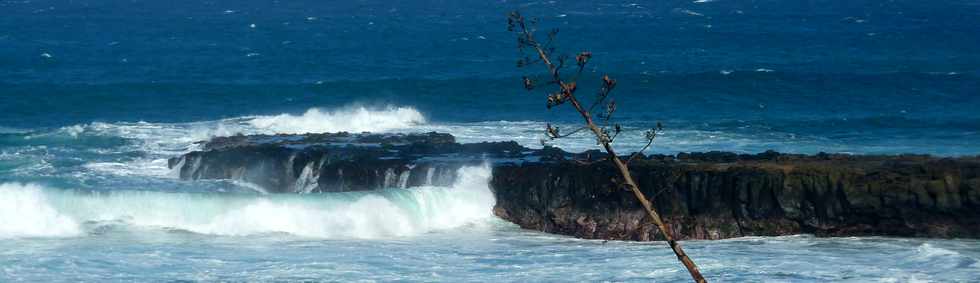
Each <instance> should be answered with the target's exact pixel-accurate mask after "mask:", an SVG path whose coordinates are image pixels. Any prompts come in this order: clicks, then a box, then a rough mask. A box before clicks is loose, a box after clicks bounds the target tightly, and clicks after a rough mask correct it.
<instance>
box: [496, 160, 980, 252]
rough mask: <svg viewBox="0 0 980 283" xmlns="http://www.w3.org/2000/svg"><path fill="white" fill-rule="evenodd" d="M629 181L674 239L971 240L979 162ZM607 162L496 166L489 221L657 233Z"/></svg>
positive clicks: (800, 167) (668, 168)
mask: <svg viewBox="0 0 980 283" xmlns="http://www.w3.org/2000/svg"><path fill="white" fill-rule="evenodd" d="M631 170H632V172H633V173H634V177H635V178H637V181H638V183H639V185H640V186H641V188H642V189H643V191H644V193H645V194H646V195H647V197H649V198H651V199H653V202H654V205H655V206H656V207H657V208H658V210H660V212H661V214H663V216H664V218H665V220H666V221H667V222H668V223H669V225H671V227H673V228H674V231H675V233H676V234H677V235H676V236H677V237H678V238H680V239H723V238H731V237H739V236H755V235H760V236H761V235H789V234H798V233H812V234H816V235H820V236H854V235H893V236H915V237H919V236H922V237H970V238H977V237H980V159H977V158H960V159H936V158H930V157H927V156H899V157H880V156H850V155H830V154H820V155H817V156H803V155H780V154H778V153H774V152H767V153H764V154H760V155H745V156H738V155H734V154H719V153H709V154H681V155H679V156H677V158H676V160H670V159H667V158H663V157H662V156H661V157H653V158H651V159H648V160H643V161H635V162H634V164H633V165H632V166H631ZM618 178H619V176H618V175H617V174H616V172H615V171H614V170H613V168H612V166H611V164H609V163H608V162H599V163H592V164H582V163H579V162H570V161H567V162H559V163H552V164H547V163H525V164H522V165H513V164H511V165H502V166H498V167H495V168H494V174H493V180H492V187H493V188H494V193H495V195H496V196H497V205H496V207H495V209H494V212H495V214H497V215H498V216H500V217H502V218H504V219H507V220H509V221H511V222H514V223H517V224H519V225H521V226H522V227H524V228H528V229H535V230H541V231H545V232H550V233H558V234H566V235H573V236H576V237H581V238H591V239H622V240H641V241H646V240H654V239H658V238H659V237H660V236H659V232H658V231H657V229H656V226H655V225H652V224H651V223H650V221H649V219H647V218H646V214H645V213H644V211H643V210H642V207H641V206H640V204H639V202H637V201H636V199H635V198H634V196H633V194H632V193H631V192H630V191H628V190H627V189H624V188H621V187H617V186H616V185H614V182H615V180H617V179H618Z"/></svg>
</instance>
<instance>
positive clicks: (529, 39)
mask: <svg viewBox="0 0 980 283" xmlns="http://www.w3.org/2000/svg"><path fill="white" fill-rule="evenodd" d="M536 23H537V20H536V19H531V20H530V27H529V25H528V24H525V18H524V17H523V16H521V14H520V13H518V12H517V11H514V12H512V13H511V14H510V15H509V16H508V19H507V28H508V30H509V31H513V32H515V33H517V38H518V48H519V49H520V50H521V52H523V50H524V48H529V49H533V51H535V52H536V53H537V57H538V58H539V59H540V60H541V63H543V64H544V65H545V66H546V67H547V69H548V74H549V75H550V76H551V79H552V81H553V82H554V83H555V84H557V85H558V86H559V90H558V91H557V92H555V93H552V94H550V95H549V96H548V108H549V109H550V108H551V107H553V106H558V105H561V104H563V103H565V102H566V101H567V102H568V103H569V104H571V106H572V107H573V108H574V109H575V111H577V112H578V113H579V115H580V116H581V117H582V120H583V122H584V123H585V128H588V129H589V130H591V131H592V133H593V134H594V135H595V136H596V142H597V143H598V144H599V145H601V146H602V148H603V149H605V151H606V154H607V156H608V159H609V160H610V161H612V162H613V164H614V165H615V166H616V169H618V170H619V173H620V175H621V176H622V177H623V181H624V182H625V185H626V186H627V187H628V188H629V189H630V190H631V191H632V192H633V195H634V196H635V197H636V199H637V200H638V201H639V202H640V204H641V205H643V208H644V209H645V210H646V212H647V214H648V215H649V216H650V218H651V219H653V222H654V223H655V224H656V225H657V228H658V230H659V231H660V233H661V234H662V235H663V236H664V238H665V239H666V240H667V244H668V245H669V246H670V248H671V249H672V250H673V251H674V254H675V255H676V256H677V259H678V260H679V261H680V262H681V263H682V264H684V267H686V268H687V270H688V272H689V273H690V274H691V277H692V278H693V279H694V281H695V282H706V280H705V279H704V277H703V276H702V275H701V272H700V270H699V269H698V267H697V265H696V264H695V263H694V261H693V260H691V258H690V257H688V256H687V254H686V253H685V252H684V250H683V248H681V244H680V243H679V242H678V241H677V240H676V239H675V238H674V236H673V232H672V229H671V227H670V226H668V225H667V224H666V223H665V222H664V221H663V219H662V218H661V217H660V213H658V212H657V210H656V209H655V208H654V207H653V204H651V203H650V201H649V200H648V199H647V198H646V196H645V195H644V194H643V192H642V191H640V188H639V186H638V185H637V184H636V181H635V180H633V177H632V174H631V173H630V170H629V167H628V165H627V164H628V162H627V163H624V162H623V160H621V159H620V158H619V156H618V155H617V154H616V151H615V150H614V149H613V148H612V142H613V139H614V138H615V137H616V136H617V135H618V134H619V132H620V131H621V130H622V129H621V127H619V126H618V125H617V126H616V127H615V132H616V133H615V134H613V136H612V137H610V135H609V132H608V131H607V129H606V128H605V127H599V126H598V125H596V123H595V121H594V120H593V119H592V111H593V110H594V109H595V107H597V105H599V104H603V103H604V101H605V100H606V98H607V97H608V96H609V93H610V92H611V91H612V90H613V88H614V87H615V86H616V81H615V80H613V79H611V78H609V76H603V78H602V79H603V86H602V88H601V89H600V90H599V92H598V97H597V99H596V100H595V101H593V104H592V105H591V106H589V107H588V108H586V107H584V106H582V104H581V103H580V102H579V100H578V98H576V97H575V90H576V84H575V81H576V80H577V79H578V75H580V74H581V73H582V69H584V67H585V64H586V63H587V61H588V59H589V58H590V57H591V53H580V54H579V56H576V62H577V64H578V66H579V70H578V72H577V74H576V76H575V77H573V78H572V79H570V80H564V79H562V77H561V74H560V69H561V68H562V67H564V66H565V59H567V56H563V55H562V56H558V57H557V58H556V60H557V61H558V62H557V63H556V62H554V61H552V57H551V56H552V55H553V54H554V47H552V46H551V43H552V42H553V37H554V36H555V35H556V34H557V30H555V31H553V32H552V33H551V34H550V35H549V41H548V43H547V44H546V45H544V46H542V45H541V44H540V43H539V42H538V41H536V40H535V39H534V32H535V29H534V27H533V26H535V25H536ZM525 63H527V62H525ZM525 65H526V64H525ZM615 110H616V107H615V102H614V101H613V102H610V103H609V104H608V105H607V109H606V115H605V119H604V120H605V121H604V122H605V123H608V121H609V118H611V117H612V114H613V113H614V112H615ZM658 128H660V126H659V123H658ZM546 134H547V135H548V136H549V137H551V138H558V137H561V136H562V135H561V133H560V132H559V129H558V128H557V127H552V126H551V124H548V125H547V130H546ZM656 135H657V132H656V130H652V131H648V132H647V139H648V141H647V145H646V146H644V148H643V149H642V150H641V151H639V152H642V151H643V150H646V148H647V147H649V146H650V144H652V143H653V139H654V138H655V137H656ZM542 143H543V142H542ZM635 156H636V153H634V155H633V156H631V157H630V159H629V160H628V161H631V160H632V159H633V158H634V157H635Z"/></svg>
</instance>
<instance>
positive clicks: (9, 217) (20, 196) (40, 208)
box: [0, 183, 81, 238]
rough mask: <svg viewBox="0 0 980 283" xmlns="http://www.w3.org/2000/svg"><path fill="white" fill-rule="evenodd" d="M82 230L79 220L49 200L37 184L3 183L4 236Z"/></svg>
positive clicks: (0, 219) (0, 221) (0, 229)
mask: <svg viewBox="0 0 980 283" xmlns="http://www.w3.org/2000/svg"><path fill="white" fill-rule="evenodd" d="M79 233H81V229H80V228H79V225H78V223H77V222H75V220H73V219H71V218H69V217H68V216H65V215H62V214H61V213H59V212H58V211H57V210H55V209H54V208H53V207H52V206H51V204H50V203H49V202H48V200H47V198H46V197H45V195H44V193H43V192H42V188H41V187H40V186H38V185H33V184H17V183H12V184H11V183H6V184H0V238H10V237H68V236H74V235H78V234H79Z"/></svg>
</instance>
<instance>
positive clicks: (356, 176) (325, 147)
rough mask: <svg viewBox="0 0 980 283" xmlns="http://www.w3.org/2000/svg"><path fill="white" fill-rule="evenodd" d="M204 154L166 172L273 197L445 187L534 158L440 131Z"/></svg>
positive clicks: (313, 139)
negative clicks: (485, 169)
mask: <svg viewBox="0 0 980 283" xmlns="http://www.w3.org/2000/svg"><path fill="white" fill-rule="evenodd" d="M202 148H203V150H201V151H195V152H191V153H188V154H185V155H183V156H180V157H176V158H172V159H171V160H170V161H169V167H170V168H178V170H179V175H180V178H181V179H185V180H198V179H229V180H239V181H245V182H249V183H252V184H256V185H258V186H260V187H262V188H264V189H265V190H267V191H269V192H275V193H293V192H300V193H306V192H340V191H359V190H372V189H380V188H391V187H403V188H404V187H413V186H422V185H441V186H445V185H450V184H451V183H452V182H453V181H454V180H455V177H456V174H455V173H456V170H457V169H458V168H459V167H462V166H464V165H473V164H479V163H482V162H484V161H485V160H509V159H519V158H525V157H526V156H527V154H528V153H530V152H529V151H528V149H526V148H524V147H521V146H520V145H518V144H517V143H515V142H497V143H475V144H459V143H456V141H455V139H454V138H453V136H452V135H449V134H440V133H426V134H368V133H363V134H351V133H336V134H306V135H254V136H232V137H218V138H214V139H212V140H211V141H208V142H204V144H203V145H202Z"/></svg>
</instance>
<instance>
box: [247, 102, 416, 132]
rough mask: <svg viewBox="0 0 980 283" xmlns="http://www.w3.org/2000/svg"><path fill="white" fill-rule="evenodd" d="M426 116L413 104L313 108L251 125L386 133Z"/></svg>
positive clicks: (260, 119)
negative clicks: (376, 107)
mask: <svg viewBox="0 0 980 283" xmlns="http://www.w3.org/2000/svg"><path fill="white" fill-rule="evenodd" d="M425 122H426V119H425V116H423V115H422V113H421V112H419V111H418V110H416V109H415V108H411V107H387V108H382V109H372V108H367V107H348V108H342V109H337V110H321V109H319V108H312V109H310V110H307V111H306V113H303V114H302V115H298V116H297V115H291V114H281V115H276V116H259V117H254V118H253V119H251V121H249V124H251V125H252V126H254V127H256V128H258V129H260V130H265V131H268V132H272V133H284V134H302V133H326V132H355V133H356V132H387V131H391V130H398V129H408V128H411V127H413V126H416V125H420V124H424V123H425Z"/></svg>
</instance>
